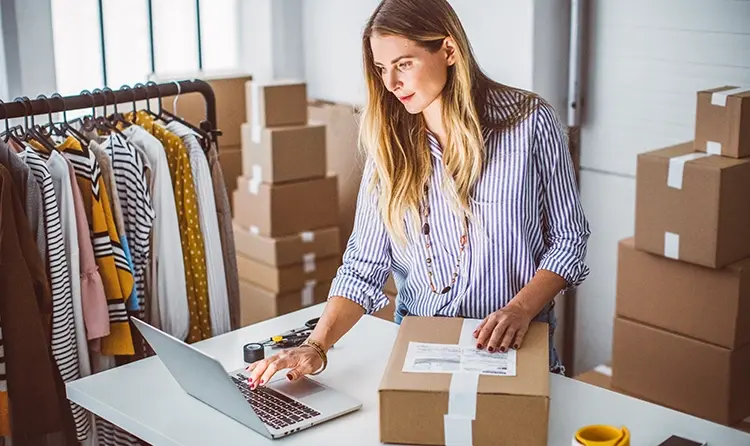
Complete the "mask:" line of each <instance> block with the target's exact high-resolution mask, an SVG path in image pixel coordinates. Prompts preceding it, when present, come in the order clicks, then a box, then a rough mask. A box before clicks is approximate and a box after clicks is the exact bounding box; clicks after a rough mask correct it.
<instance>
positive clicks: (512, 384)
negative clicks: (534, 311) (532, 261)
mask: <svg viewBox="0 0 750 446" xmlns="http://www.w3.org/2000/svg"><path fill="white" fill-rule="evenodd" d="M462 326H463V318H445V317H415V316H407V317H405V318H404V320H403V322H402V323H401V325H400V327H399V332H398V336H397V337H396V342H395V343H394V345H393V351H392V352H391V356H390V359H389V361H388V365H387V366H386V370H385V373H384V374H383V379H382V381H381V384H380V389H379V390H406V391H422V392H448V390H449V389H450V384H451V376H452V375H451V374H449V373H412V372H404V371H402V369H403V366H404V360H405V359H406V352H407V350H408V348H409V342H426V343H436V344H457V343H458V341H459V338H460V335H461V328H462ZM548 349H549V335H548V325H547V324H545V323H540V322H532V324H531V325H530V327H529V331H528V333H527V334H526V337H525V338H524V341H523V345H522V346H521V348H520V349H519V350H518V351H517V352H516V354H517V363H516V376H490V375H481V376H480V377H479V387H478V393H480V394H506V395H525V396H542V397H549V373H550V372H549V350H548Z"/></svg>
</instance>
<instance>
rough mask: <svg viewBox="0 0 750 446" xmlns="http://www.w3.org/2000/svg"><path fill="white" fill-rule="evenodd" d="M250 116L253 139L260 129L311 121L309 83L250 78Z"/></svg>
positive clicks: (248, 90)
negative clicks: (308, 115)
mask: <svg viewBox="0 0 750 446" xmlns="http://www.w3.org/2000/svg"><path fill="white" fill-rule="evenodd" d="M245 96H246V98H247V99H246V100H245V103H246V104H247V110H246V112H245V113H246V116H247V120H248V121H249V122H250V124H251V125H252V132H251V133H252V138H253V141H254V142H258V140H257V139H258V136H259V132H260V129H262V128H263V127H278V126H285V125H303V124H307V84H305V83H304V82H300V81H297V80H289V79H283V80H274V81H264V82H261V81H248V82H246V83H245Z"/></svg>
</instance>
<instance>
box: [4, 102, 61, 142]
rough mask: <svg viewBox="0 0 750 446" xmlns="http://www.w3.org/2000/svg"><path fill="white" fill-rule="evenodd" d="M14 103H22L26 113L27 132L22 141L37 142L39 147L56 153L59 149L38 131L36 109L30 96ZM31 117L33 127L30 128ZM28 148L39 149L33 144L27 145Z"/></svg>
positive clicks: (25, 125) (25, 127)
mask: <svg viewBox="0 0 750 446" xmlns="http://www.w3.org/2000/svg"><path fill="white" fill-rule="evenodd" d="M13 102H20V103H22V104H23V108H24V111H25V114H24V117H23V119H24V129H25V131H24V133H23V137H21V140H23V141H25V142H29V141H36V142H37V143H39V145H41V146H42V147H43V148H44V149H46V150H48V151H49V152H50V153H51V152H56V151H57V147H55V145H54V144H51V143H50V142H49V140H48V139H47V138H46V137H44V136H42V135H40V134H39V133H38V132H37V130H36V129H37V127H36V124H35V123H34V108H33V106H32V104H31V99H29V97H28V96H23V97H18V98H15V99H14V100H13ZM27 106H28V108H27ZM29 117H30V118H31V126H29ZM27 146H29V147H32V148H33V149H35V150H36V149H37V147H35V146H33V145H31V144H27Z"/></svg>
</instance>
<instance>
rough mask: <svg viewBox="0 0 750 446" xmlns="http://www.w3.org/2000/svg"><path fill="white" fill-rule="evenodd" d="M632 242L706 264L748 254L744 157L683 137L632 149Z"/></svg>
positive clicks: (748, 162) (748, 182) (749, 184)
mask: <svg viewBox="0 0 750 446" xmlns="http://www.w3.org/2000/svg"><path fill="white" fill-rule="evenodd" d="M637 169H638V171H637V177H636V203H635V247H636V249H639V250H643V251H648V252H651V253H653V254H658V255H662V256H664V257H669V258H672V259H676V260H681V261H683V262H688V263H694V264H698V265H703V266H707V267H711V268H722V267H724V266H727V265H729V264H730V263H734V262H737V261H739V260H742V259H745V258H747V257H750V225H749V224H748V221H750V200H748V198H747V191H749V190H750V158H744V159H733V158H727V157H723V156H711V155H708V154H706V153H703V152H696V151H695V150H694V149H693V144H692V143H684V144H679V145H675V146H671V147H666V148H663V149H659V150H655V151H651V152H646V153H642V154H640V155H638V168H637Z"/></svg>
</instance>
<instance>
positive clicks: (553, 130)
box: [534, 102, 591, 291]
mask: <svg viewBox="0 0 750 446" xmlns="http://www.w3.org/2000/svg"><path fill="white" fill-rule="evenodd" d="M535 118H536V126H535V132H534V156H535V160H536V168H537V171H538V172H539V174H540V186H541V204H542V218H543V219H544V227H545V234H544V242H545V245H546V248H547V249H546V250H545V252H544V254H543V256H542V258H541V261H540V262H539V269H545V270H548V271H552V272H554V273H556V274H558V275H559V276H561V277H562V278H564V279H565V281H566V282H567V286H566V289H565V290H564V291H568V290H571V289H573V288H576V287H577V286H579V285H580V284H581V283H582V282H583V281H584V280H585V279H586V278H587V277H588V274H589V268H588V266H587V265H586V263H585V258H586V249H587V244H588V239H589V236H590V234H591V231H590V228H589V223H588V220H587V219H586V215H585V213H584V210H583V206H582V204H581V200H580V195H579V192H578V187H577V184H576V178H575V171H574V168H573V160H572V157H571V155H570V149H569V146H568V138H567V136H566V132H565V130H564V128H563V126H562V124H561V123H560V120H559V118H558V115H557V113H556V112H555V110H554V109H553V108H552V107H551V106H550V105H549V104H547V103H545V102H542V103H541V104H540V106H539V108H538V111H537V113H536V116H535Z"/></svg>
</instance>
